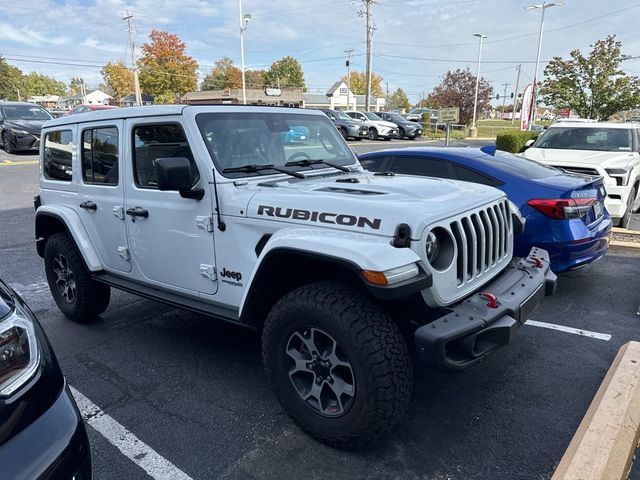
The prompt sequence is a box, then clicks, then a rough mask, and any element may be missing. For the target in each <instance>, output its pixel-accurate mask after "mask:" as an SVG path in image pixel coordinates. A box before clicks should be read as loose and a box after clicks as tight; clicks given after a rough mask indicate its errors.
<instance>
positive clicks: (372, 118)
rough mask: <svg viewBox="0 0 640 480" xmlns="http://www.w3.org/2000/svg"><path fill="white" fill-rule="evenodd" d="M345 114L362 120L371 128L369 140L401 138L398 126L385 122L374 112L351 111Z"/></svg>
mask: <svg viewBox="0 0 640 480" xmlns="http://www.w3.org/2000/svg"><path fill="white" fill-rule="evenodd" d="M344 113H346V114H347V115H349V116H350V117H351V118H355V119H356V120H360V121H361V122H362V123H363V124H365V125H366V126H367V127H368V128H369V140H376V139H378V138H384V139H385V140H391V139H392V138H398V137H399V136H400V133H399V130H398V125H396V124H395V123H392V122H388V121H386V120H383V119H382V118H380V117H379V116H378V115H376V114H375V113H373V112H356V111H351V110H349V111H346V112H344Z"/></svg>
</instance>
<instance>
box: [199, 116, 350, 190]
mask: <svg viewBox="0 0 640 480" xmlns="http://www.w3.org/2000/svg"><path fill="white" fill-rule="evenodd" d="M196 123H197V124H198V128H199V129H200V133H201V134H202V138H203V139H204V142H205V144H206V145H207V149H208V150H209V154H210V155H211V158H212V159H213V162H214V164H215V166H216V168H217V170H218V171H219V172H222V171H223V170H225V169H229V168H237V167H242V166H245V165H253V166H260V165H273V166H276V167H285V164H286V163H287V162H295V161H300V160H326V161H327V162H331V163H334V164H337V165H352V164H354V163H355V161H356V159H355V157H354V154H353V152H352V151H351V149H350V148H349V147H348V146H347V144H346V143H345V141H344V139H343V138H342V136H341V135H340V133H339V132H338V130H336V127H335V125H334V124H333V123H331V121H330V120H329V119H328V118H327V117H326V116H324V115H305V114H296V113H251V112H233V113H230V112H226V113H200V114H198V115H197V116H196ZM286 168H287V169H290V170H303V169H306V170H309V169H319V168H327V167H326V165H322V164H313V165H300V166H294V167H291V166H287V167H286ZM273 173H274V172H273V171H269V170H265V171H260V172H256V171H244V172H233V173H226V174H224V175H225V176H226V177H230V178H236V177H246V176H255V175H259V174H263V175H264V174H273Z"/></svg>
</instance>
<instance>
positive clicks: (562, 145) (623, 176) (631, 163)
mask: <svg viewBox="0 0 640 480" xmlns="http://www.w3.org/2000/svg"><path fill="white" fill-rule="evenodd" d="M523 155H524V156H525V157H526V158H529V159H531V160H537V161H538V162H541V163H544V164H546V165H552V166H554V167H558V168H562V169H564V170H568V171H571V172H576V173H582V174H587V175H602V176H603V177H604V180H605V188H606V190H607V198H606V200H605V207H606V208H607V210H608V211H609V213H610V214H611V217H612V218H613V219H614V220H616V221H617V222H618V223H619V224H620V225H621V226H623V227H627V225H628V223H629V219H630V217H631V214H632V213H633V212H634V211H636V209H638V208H639V207H640V195H639V194H640V125H638V124H633V123H597V122H593V123H592V122H579V123H578V122H571V121H563V122H559V123H555V124H553V125H551V126H550V127H549V129H547V130H546V131H545V132H544V134H542V135H541V136H540V137H538V139H537V140H536V141H535V143H533V145H531V146H530V147H529V148H528V149H527V150H525V152H524V153H523Z"/></svg>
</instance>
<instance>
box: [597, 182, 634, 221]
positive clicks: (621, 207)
mask: <svg viewBox="0 0 640 480" xmlns="http://www.w3.org/2000/svg"><path fill="white" fill-rule="evenodd" d="M606 188H607V198H605V200H604V206H605V208H606V209H607V211H608V212H609V215H611V217H612V218H616V219H617V218H622V217H624V214H625V213H626V212H627V201H628V200H629V195H630V194H631V189H632V188H633V185H627V186H617V185H615V186H612V185H607V186H606Z"/></svg>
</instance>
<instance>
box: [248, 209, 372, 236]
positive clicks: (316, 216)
mask: <svg viewBox="0 0 640 480" xmlns="http://www.w3.org/2000/svg"><path fill="white" fill-rule="evenodd" d="M258 215H264V216H267V217H278V218H291V219H293V220H307V221H309V222H319V223H330V224H332V225H345V226H348V227H360V228H370V229H372V230H380V224H381V223H382V219H380V218H368V217H357V216H355V215H348V214H345V213H330V212H314V211H311V210H302V209H300V208H280V207H271V206H268V205H259V206H258Z"/></svg>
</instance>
